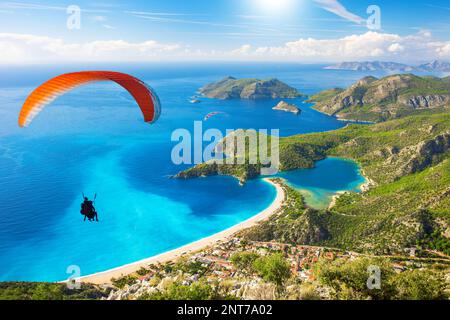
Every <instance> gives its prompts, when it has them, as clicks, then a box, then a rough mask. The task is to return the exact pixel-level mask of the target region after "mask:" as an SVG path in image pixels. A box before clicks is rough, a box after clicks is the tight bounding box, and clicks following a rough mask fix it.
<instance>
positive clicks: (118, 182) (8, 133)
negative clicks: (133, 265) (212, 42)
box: [0, 63, 366, 281]
mask: <svg viewBox="0 0 450 320" xmlns="http://www.w3.org/2000/svg"><path fill="white" fill-rule="evenodd" d="M86 69H91V70H93V69H98V70H101V69H103V70H114V71H122V72H127V73H131V74H133V75H134V76H137V77H139V78H141V79H142V80H144V81H146V82H147V83H148V84H149V85H151V86H152V87H153V88H154V89H155V90H156V92H157V93H158V95H159V97H160V100H161V103H162V114H161V118H160V119H159V121H158V122H157V123H155V124H154V125H148V124H146V123H144V122H143V121H142V116H141V114H140V111H139V109H138V107H137V106H136V105H135V103H134V102H133V100H132V99H131V96H130V95H129V94H128V93H126V92H124V90H123V89H122V88H121V87H119V86H117V85H115V84H111V83H96V84H93V85H89V86H84V87H81V88H78V89H76V90H74V91H72V92H70V93H68V94H66V95H64V96H62V97H60V98H59V99H57V100H56V101H54V102H53V103H52V104H51V105H50V106H48V107H47V108H46V109H45V110H44V111H43V112H42V113H41V114H40V115H39V116H38V117H36V119H35V120H34V122H33V123H32V124H31V125H30V126H29V127H28V128H25V129H19V128H18V126H17V117H18V113H19V110H20V107H21V106H22V103H23V102H24V100H25V98H26V97H27V95H28V94H29V93H30V92H31V91H32V90H33V89H34V88H35V87H36V86H38V85H39V84H41V83H42V82H43V81H45V80H47V79H49V78H51V77H53V76H56V75H57V74H59V73H62V72H71V71H80V70H86ZM0 74H1V75H2V76H1V77H0V280H39V281H57V280H63V279H66V278H67V277H68V276H69V274H67V273H66V270H67V267H68V266H70V265H77V266H79V267H80V270H81V275H87V274H91V273H94V272H98V271H103V270H106V269H110V268H113V267H117V266H120V265H122V264H126V263H130V262H133V261H136V260H140V259H143V258H146V257H150V256H153V255H156V254H158V253H162V252H164V251H167V250H170V249H174V248H176V247H179V246H181V245H183V244H187V243H190V242H192V241H195V240H198V239H200V238H203V237H206V236H209V235H211V234H213V233H216V232H218V231H221V230H224V229H226V228H227V227H230V226H232V225H234V224H236V223H239V222H241V221H243V220H245V219H247V218H249V217H251V216H252V215H254V214H256V213H258V212H259V211H261V210H263V209H264V208H266V207H267V206H268V205H269V204H270V203H271V202H272V201H273V200H274V198H275V190H274V188H273V187H272V186H271V185H270V184H267V183H266V182H264V181H263V180H261V179H256V180H252V181H249V182H248V183H247V184H246V185H245V186H240V185H239V184H238V181H236V180H235V179H233V178H231V177H209V178H201V179H193V180H177V179H170V178H169V176H170V175H173V174H175V173H177V172H178V171H180V170H182V169H185V168H187V167H188V166H187V165H183V166H177V165H174V164H173V163H172V162H171V159H170V153H171V149H172V147H173V146H174V145H175V142H172V141H171V139H170V136H171V133H172V131H173V130H174V129H177V128H186V129H188V130H192V129H193V122H194V121H195V120H202V119H203V118H204V116H205V115H206V114H207V113H209V112H211V111H222V112H224V114H221V115H218V116H216V117H213V118H211V119H209V120H208V121H207V122H204V123H203V127H204V129H205V130H206V129H207V128H218V129H220V130H222V132H225V129H238V128H254V129H272V128H273V129H280V135H282V136H288V135H292V134H298V133H307V132H319V131H327V130H333V129H337V128H340V127H342V126H344V125H345V122H342V121H337V120H336V119H334V118H333V117H329V116H326V115H323V114H320V113H318V112H316V111H314V110H312V109H311V108H310V107H311V104H308V103H305V102H304V99H293V101H291V102H293V103H296V104H297V105H298V106H299V107H300V108H301V109H302V110H303V112H302V114H301V115H300V116H295V115H293V114H291V113H285V112H277V111H274V110H272V107H273V106H274V105H275V104H276V103H277V102H278V100H261V101H237V100H230V101H219V100H211V99H201V100H202V102H201V103H198V104H191V103H189V99H190V97H191V96H193V95H194V94H195V93H196V91H197V89H198V88H199V87H201V86H202V85H204V84H205V83H208V82H211V81H215V80H218V79H220V78H222V77H224V76H227V75H232V76H235V77H258V78H268V77H277V78H279V79H280V80H282V81H284V82H286V83H288V84H289V85H291V86H294V87H296V88H298V89H299V90H300V91H302V92H304V93H307V94H311V93H314V92H316V91H319V90H322V89H325V88H330V87H335V86H347V85H349V84H351V83H352V82H353V81H355V80H356V79H359V78H361V77H362V76H364V75H366V74H364V73H361V72H349V71H332V70H323V69H322V66H302V65H297V64H281V65H280V64H238V63H235V64H226V63H217V64H175V65H174V64H171V65H170V64H167V65H157V64H154V65H152V64H150V65H139V66H138V65H95V66H91V65H88V66H86V65H84V66H76V65H70V66H56V67H50V66H45V67H20V68H19V67H15V68H3V69H1V70H0ZM279 175H280V176H282V177H283V178H285V179H286V180H287V181H288V182H289V183H290V184H291V185H292V186H294V187H296V188H299V189H301V190H302V192H305V195H306V198H307V201H308V203H309V204H310V205H312V206H318V207H320V206H324V205H326V203H327V202H328V201H329V199H330V197H331V195H333V194H334V193H335V192H337V191H341V190H357V187H358V186H359V185H360V184H361V183H362V181H363V180H362V177H361V176H360V174H359V170H358V167H357V165H356V164H354V163H353V162H351V161H347V160H343V159H337V158H330V159H326V160H323V161H320V162H318V163H317V166H316V167H315V168H314V169H308V170H295V171H292V172H284V173H280V174H279ZM82 192H84V193H86V194H87V195H90V196H92V195H93V194H94V193H97V195H98V196H97V200H96V207H97V210H98V212H99V219H100V222H99V223H89V222H83V219H82V216H81V215H80V213H79V206H80V203H81V194H82Z"/></svg>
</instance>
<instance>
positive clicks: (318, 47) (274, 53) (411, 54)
mask: <svg viewBox="0 0 450 320" xmlns="http://www.w3.org/2000/svg"><path fill="white" fill-rule="evenodd" d="M240 51H242V48H241V50H240ZM400 52H401V53H402V54H401V55H399V53H400ZM239 53H241V52H239V51H236V50H235V51H232V54H239ZM245 56H246V57H249V58H251V59H254V60H257V59H259V60H290V61H301V62H332V61H344V60H364V59H383V60H389V59H392V60H399V59H401V61H404V62H410V61H418V60H431V59H437V58H440V59H450V41H436V40H434V39H433V38H432V36H431V34H430V33H429V32H420V33H418V34H414V35H409V36H404V37H402V36H399V35H397V34H389V33H378V32H373V31H369V32H366V33H364V34H360V35H350V36H346V37H342V38H338V39H315V38H301V39H298V40H296V41H291V42H287V43H286V44H285V45H283V46H278V47H271V46H265V47H257V48H254V49H252V50H250V49H249V48H247V49H246V50H245Z"/></svg>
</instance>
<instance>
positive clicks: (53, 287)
mask: <svg viewBox="0 0 450 320" xmlns="http://www.w3.org/2000/svg"><path fill="white" fill-rule="evenodd" d="M107 293H108V292H106V291H105V290H101V289H99V288H98V287H96V286H94V285H90V284H82V285H81V288H80V289H69V288H68V287H67V285H66V284H61V283H47V282H0V300H91V299H100V298H102V297H106V296H107Z"/></svg>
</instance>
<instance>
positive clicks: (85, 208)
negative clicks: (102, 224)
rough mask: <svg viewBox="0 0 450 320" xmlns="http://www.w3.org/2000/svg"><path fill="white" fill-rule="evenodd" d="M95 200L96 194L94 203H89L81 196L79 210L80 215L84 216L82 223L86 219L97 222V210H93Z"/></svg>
mask: <svg viewBox="0 0 450 320" xmlns="http://www.w3.org/2000/svg"><path fill="white" fill-rule="evenodd" d="M96 198H97V194H95V196H94V201H91V200H89V199H88V197H86V196H85V195H84V194H83V202H82V203H81V210H80V213H81V214H82V215H83V216H84V219H83V221H86V218H88V220H89V221H97V222H98V215H97V210H95V207H94V202H95V199H96Z"/></svg>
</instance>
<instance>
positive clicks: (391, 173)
mask: <svg viewBox="0 0 450 320" xmlns="http://www.w3.org/2000/svg"><path fill="white" fill-rule="evenodd" d="M449 128H450V113H448V112H447V113H440V114H435V113H433V112H429V113H428V114H422V115H415V116H409V117H405V118H401V119H395V120H391V121H387V122H383V123H379V124H374V125H356V124H353V125H348V126H346V127H345V128H342V129H339V130H334V131H330V132H323V133H312V134H301V135H295V136H291V137H286V138H282V139H280V162H281V164H280V165H281V169H282V170H291V169H296V168H308V167H312V166H314V162H315V161H317V160H320V159H323V158H325V157H327V156H339V157H345V158H349V159H352V160H354V161H356V162H357V163H358V164H359V165H360V166H361V168H362V170H363V172H364V174H365V176H366V177H367V178H368V179H369V181H370V183H371V188H370V190H369V191H367V192H363V193H354V192H347V193H345V194H343V195H341V196H339V197H338V199H337V200H336V202H335V205H334V206H333V207H332V208H330V209H329V210H314V209H312V208H309V209H305V208H304V205H303V204H296V205H295V206H293V207H291V208H289V209H287V210H289V212H290V214H289V215H285V216H283V215H281V216H279V217H277V218H276V220H270V221H269V222H267V223H265V224H261V225H260V226H259V227H258V228H257V230H253V231H252V233H249V235H248V236H249V238H250V239H252V240H264V241H268V240H272V239H275V240H280V241H282V242H288V243H289V242H290V243H298V244H316V245H329V246H336V247H340V248H347V249H354V250H359V251H367V252H376V253H398V252H402V250H403V249H404V248H405V247H411V246H417V245H418V244H420V247H421V248H422V249H424V250H425V249H437V250H439V251H441V252H448V242H446V241H444V240H442V239H440V238H436V236H433V237H430V235H431V234H433V233H436V232H437V233H438V234H439V235H443V234H445V232H446V230H449V228H450V212H449V207H450V200H449V194H450V160H449V150H448V149H449V145H450V129H449ZM223 166H224V167H228V168H229V169H228V172H230V173H232V175H234V174H235V172H236V170H241V171H242V172H240V173H239V177H240V178H241V180H242V177H243V176H247V177H253V176H256V175H258V171H257V170H255V168H253V170H252V171H246V170H247V169H248V168H247V167H246V166H245V165H241V166H233V165H223ZM205 168H211V164H203V165H201V166H197V167H194V169H191V170H193V171H196V172H195V174H193V175H192V176H197V175H202V174H203V173H202V172H203V170H204V169H205ZM188 172H190V173H192V171H188ZM226 172H227V171H225V170H222V171H221V173H225V174H226ZM214 174H216V173H214ZM290 192H291V193H293V192H294V191H290ZM292 212H294V213H295V214H292ZM293 217H294V218H293ZM447 234H448V233H447Z"/></svg>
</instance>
